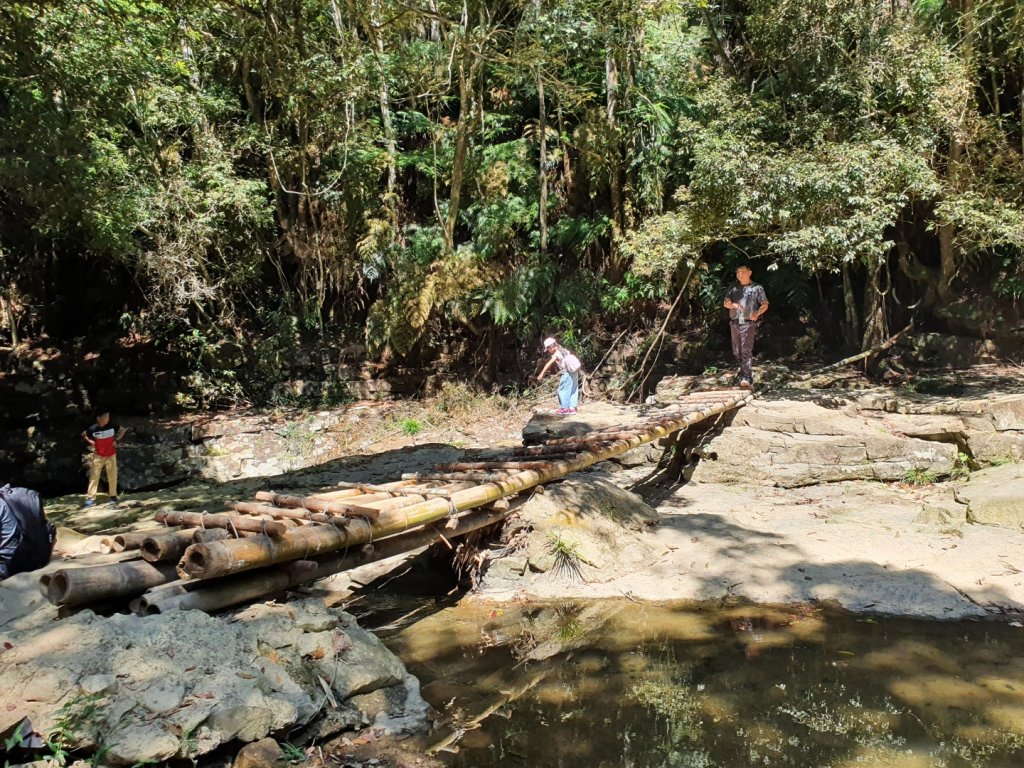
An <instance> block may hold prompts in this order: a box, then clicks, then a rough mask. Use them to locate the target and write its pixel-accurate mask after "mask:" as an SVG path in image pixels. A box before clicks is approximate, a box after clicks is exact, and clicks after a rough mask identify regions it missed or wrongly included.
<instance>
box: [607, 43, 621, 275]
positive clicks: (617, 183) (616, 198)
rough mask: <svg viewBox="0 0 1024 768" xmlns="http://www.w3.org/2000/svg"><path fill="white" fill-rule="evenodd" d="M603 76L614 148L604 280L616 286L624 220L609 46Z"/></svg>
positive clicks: (615, 77) (615, 80)
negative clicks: (609, 238)
mask: <svg viewBox="0 0 1024 768" xmlns="http://www.w3.org/2000/svg"><path fill="white" fill-rule="evenodd" d="M604 73H605V94H606V104H605V109H606V119H607V122H608V135H609V142H610V143H611V145H612V147H613V148H614V149H613V151H612V152H611V153H610V154H611V155H612V156H611V157H610V158H609V166H610V168H609V175H610V178H609V191H610V194H611V203H612V216H611V219H612V243H611V263H610V264H609V268H608V279H609V280H610V281H611V282H612V283H618V282H619V281H620V280H621V279H622V275H623V272H624V271H625V270H624V268H623V265H622V264H621V263H620V261H619V256H618V243H619V242H620V240H621V237H622V234H623V230H624V227H623V220H624V218H625V214H624V210H623V209H624V205H623V189H622V168H621V167H620V163H619V160H620V157H619V154H620V153H619V140H618V132H619V131H618V125H617V122H616V109H617V107H618V88H619V68H618V64H617V63H616V61H615V54H614V51H613V49H612V46H611V45H609V46H608V49H607V52H606V53H605V59H604Z"/></svg>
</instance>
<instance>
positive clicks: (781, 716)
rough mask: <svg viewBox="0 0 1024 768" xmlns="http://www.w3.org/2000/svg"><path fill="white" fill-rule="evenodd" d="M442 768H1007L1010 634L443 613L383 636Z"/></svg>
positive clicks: (897, 626)
mask: <svg viewBox="0 0 1024 768" xmlns="http://www.w3.org/2000/svg"><path fill="white" fill-rule="evenodd" d="M386 642H387V644H388V645H389V646H390V647H391V648H392V649H394V650H395V651H397V652H398V653H399V654H400V655H401V656H402V658H403V659H404V660H405V662H406V664H407V665H408V667H409V669H410V671H411V672H412V673H413V674H415V675H416V676H417V677H419V678H420V680H421V681H422V683H423V693H424V696H425V698H426V699H427V700H428V701H429V702H430V703H431V704H432V705H433V706H434V707H435V708H437V709H438V710H439V711H441V712H442V713H443V716H444V720H443V723H444V724H443V725H442V726H441V727H440V728H439V730H438V731H437V732H436V733H435V734H434V735H433V736H431V738H430V740H431V742H432V743H433V745H434V746H435V747H437V746H439V747H442V751H440V752H439V756H440V757H441V758H442V759H444V760H445V762H448V763H450V764H451V765H452V766H465V767H467V768H468V767H470V766H472V767H473V768H485V767H486V766H516V765H522V766H531V767H533V766H538V767H539V766H552V767H556V766H557V767H558V768H604V767H607V768H612V766H615V767H618V766H622V767H627V766H628V767H630V768H643V767H645V766H651V767H653V766H672V767H678V768H684V767H685V768H741V767H742V766H800V767H801V768H854V767H855V766H856V767H862V766H878V767H879V768H881V767H882V766H884V767H885V768H938V767H939V766H944V767H948V768H997V767H998V768H1020V767H1021V766H1024V629H1021V628H1018V627H1014V626H1008V625H1007V624H996V623H975V622H960V623H943V622H925V621H916V620H902V619H888V618H857V617H851V616H847V615H843V614H837V613H828V612H825V611H822V610H819V609H815V608H807V607H781V608H766V607H754V606H725V607H707V606H693V605H692V604H690V605H685V606H682V605H660V606H653V605H641V604H636V603H633V602H630V601H625V600H623V601H601V602H563V603H553V604H543V605H538V604H530V605H525V606H515V605H493V604H481V603H476V604H473V603H468V604H462V605H458V606H455V607H451V608H445V609H443V610H441V611H439V612H437V613H435V614H434V615H432V616H429V617H427V618H425V619H422V620H420V621H417V622H416V623H414V624H411V625H409V626H406V627H405V628H404V629H402V630H401V631H398V632H397V633H395V634H392V635H391V636H390V637H388V638H387V639H386Z"/></svg>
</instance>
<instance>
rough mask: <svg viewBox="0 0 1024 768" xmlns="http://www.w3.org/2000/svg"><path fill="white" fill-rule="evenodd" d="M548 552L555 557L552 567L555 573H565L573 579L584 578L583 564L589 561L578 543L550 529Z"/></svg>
mask: <svg viewBox="0 0 1024 768" xmlns="http://www.w3.org/2000/svg"><path fill="white" fill-rule="evenodd" d="M548 552H549V554H551V555H552V556H553V557H554V559H555V565H554V568H553V569H552V570H553V571H554V572H555V573H561V574H564V575H566V576H567V577H568V578H570V579H573V580H575V579H582V578H583V570H582V565H583V563H585V562H587V561H586V560H585V559H584V557H583V555H582V553H581V552H580V548H579V544H578V543H576V542H573V541H569V540H567V539H565V538H563V537H562V535H561V534H560V533H558V532H557V531H550V532H549V533H548Z"/></svg>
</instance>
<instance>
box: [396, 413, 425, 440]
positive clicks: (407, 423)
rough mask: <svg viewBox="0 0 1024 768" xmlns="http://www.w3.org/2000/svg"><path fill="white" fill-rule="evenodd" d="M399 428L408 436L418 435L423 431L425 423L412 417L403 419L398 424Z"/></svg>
mask: <svg viewBox="0 0 1024 768" xmlns="http://www.w3.org/2000/svg"><path fill="white" fill-rule="evenodd" d="M398 428H399V429H400V430H401V431H402V434H403V435H405V436H406V437H416V435H418V434H419V433H420V432H422V431H423V425H422V424H421V423H420V422H419V421H417V420H416V419H412V418H408V419H402V420H401V421H400V422H399V424H398Z"/></svg>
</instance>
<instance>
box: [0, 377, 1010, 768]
mask: <svg viewBox="0 0 1024 768" xmlns="http://www.w3.org/2000/svg"><path fill="white" fill-rule="evenodd" d="M1013 374H1014V371H1011V370H1002V369H979V370H978V371H976V372H975V373H973V374H971V375H969V376H968V375H959V376H958V377H957V378H956V380H955V381H954V382H953V383H954V384H955V385H956V387H957V391H956V392H955V393H954V394H952V395H951V394H949V393H946V392H941V391H938V392H924V391H917V390H914V389H911V388H903V389H900V390H894V389H885V388H873V387H868V386H866V385H864V382H861V381H860V380H858V379H853V380H850V379H849V377H847V378H846V379H844V381H842V382H841V386H835V385H834V384H833V385H831V386H829V385H827V383H820V382H809V383H808V384H807V385H806V386H800V387H793V388H789V389H776V390H771V391H767V392H764V393H762V395H761V397H759V398H758V399H757V400H756V401H755V402H754V403H752V404H750V405H748V406H746V407H744V408H742V409H741V410H739V411H736V412H733V413H730V414H726V415H724V416H723V417H722V418H721V419H719V421H717V422H716V423H715V424H712V425H708V424H705V425H699V426H698V427H696V428H694V429H691V430H689V431H687V432H684V433H682V434H680V435H676V436H670V437H668V438H665V439H663V440H661V441H660V442H659V443H657V444H653V445H649V446H643V447H641V448H638V449H635V450H633V451H630V452H629V453H627V454H624V455H622V456H619V457H617V458H616V459H615V460H613V461H608V462H604V463H602V464H599V465H596V466H594V467H592V468H591V469H590V470H587V471H585V472H581V473H578V474H576V475H574V476H572V477H571V478H567V479H566V480H563V481H561V482H557V483H552V484H550V485H549V486H547V487H546V488H544V489H543V491H542V492H541V491H537V492H534V493H533V495H532V497H531V498H530V499H529V501H527V502H526V503H525V504H523V505H522V506H521V507H520V508H519V509H518V511H517V513H516V514H515V515H514V516H513V517H512V518H511V519H510V520H509V522H508V523H507V524H506V526H505V529H504V532H503V533H502V541H501V542H493V543H492V545H491V546H490V547H488V546H487V545H486V544H484V545H483V546H482V547H480V546H479V545H480V542H477V546H478V548H477V549H475V550H474V552H475V554H474V557H473V560H474V562H476V563H478V564H479V565H480V567H479V573H478V575H479V578H480V584H479V590H478V595H477V599H484V600H490V601H507V600H510V599H531V598H536V599H548V598H558V599H563V598H576V597H578V598H607V597H615V598H622V597H623V596H625V597H627V598H629V599H631V600H650V601H679V600H684V601H686V600H693V601H700V600H718V599H723V598H739V599H747V600H751V601H755V602H761V603H806V602H828V603H833V604H837V605H839V606H842V607H844V608H846V609H849V610H852V611H855V612H864V613H882V614H898V615H905V616H918V617H938V618H944V619H963V618H982V617H999V618H1003V619H1004V620H1009V621H1011V622H1013V621H1017V620H1018V619H1019V616H1020V614H1021V613H1022V612H1024V527H1022V526H1024V503H1022V502H1021V499H1024V465H1022V464H1021V463H1020V458H1021V452H1022V449H1024V387H1020V386H1018V385H1017V383H1016V379H1015V377H1014V375H1013ZM706 385H707V379H699V380H698V379H673V380H668V381H665V382H663V384H662V386H661V387H660V388H659V392H658V396H657V397H656V398H655V400H654V401H653V402H651V403H649V404H647V405H645V406H623V405H612V404H601V403H586V404H585V405H584V407H583V408H582V409H581V411H580V414H579V415H578V416H577V417H576V418H573V419H565V418H557V417H555V416H554V415H553V414H552V413H550V409H544V408H539V409H538V410H537V412H536V413H535V414H534V416H533V417H532V418H531V419H530V420H529V423H528V424H527V425H526V427H525V429H524V430H523V435H522V437H523V438H524V440H525V441H526V442H538V441H540V440H543V439H545V438H547V437H552V436H561V435H569V434H578V433H582V432H586V431H589V430H592V429H595V428H599V427H605V426H610V425H614V424H623V423H628V422H629V421H631V420H633V419H636V418H637V417H639V416H640V415H641V414H643V413H649V412H651V411H652V410H654V409H657V408H659V407H663V405H664V403H666V402H669V401H671V400H672V399H673V398H674V397H675V396H676V395H677V394H678V393H679V392H681V391H686V390H688V389H691V388H693V387H695V386H706ZM812 385H813V386H812ZM932 386H935V387H937V388H940V387H941V386H944V384H943V382H941V381H940V382H937V383H935V382H933V384H932ZM659 401H660V402H659ZM431 409H433V410H431ZM453 409H454V406H451V405H450V406H446V408H445V409H438V408H437V407H436V406H429V405H427V406H424V407H423V408H421V409H420V410H418V411H415V412H413V411H409V412H403V413H404V414H405V415H404V416H403V418H406V419H409V420H411V421H416V423H417V424H422V425H424V431H422V432H420V431H418V430H413V429H411V428H409V429H404V430H403V429H401V428H400V426H399V425H400V424H401V422H399V421H398V420H397V419H396V415H394V414H391V415H384V416H379V415H378V416H373V417H371V418H374V419H376V420H375V421H374V422H373V423H374V424H376V425H377V426H376V427H375V428H374V430H372V431H370V430H365V431H364V432H363V433H362V435H361V437H362V438H363V440H364V442H366V444H367V448H369V449H370V450H371V451H373V450H376V452H374V453H370V454H368V455H349V456H339V457H336V458H333V459H331V460H330V461H325V462H321V463H319V464H318V465H316V466H312V467H307V468H295V469H292V470H291V471H278V472H276V473H270V472H267V473H265V474H263V475H261V476H258V477H249V478H246V477H235V478H234V479H231V480H230V481H228V482H216V481H214V480H213V479H212V478H211V479H208V480H206V481H204V482H192V483H185V484H181V485H178V486H176V487H175V488H173V489H164V490H162V491H154V492H150V493H145V494H134V495H132V496H131V497H129V498H128V499H127V500H126V501H125V502H124V503H122V505H121V506H120V507H106V506H98V507H94V508H91V509H89V510H82V509H80V508H79V506H78V505H79V503H80V497H71V498H67V499H52V500H49V502H48V509H49V511H50V513H51V515H52V516H53V517H54V518H55V519H56V520H57V521H58V522H60V523H61V524H62V525H63V526H64V530H63V531H62V539H61V548H62V550H64V551H65V552H66V553H69V554H71V555H73V556H74V558H75V561H76V562H79V563H87V562H91V561H92V560H93V559H95V558H96V557H97V556H96V555H91V554H89V552H90V549H91V542H94V541H95V538H94V537H91V536H86V537H85V538H82V535H81V534H97V533H100V532H109V531H111V530H115V529H116V530H124V529H126V528H135V527H145V526H148V525H152V524H153V523H152V522H151V520H152V515H153V513H154V512H156V511H159V510H161V509H168V508H174V509H181V510H210V511H215V510H217V509H220V508H221V507H222V505H223V502H224V500H225V499H229V498H238V497H243V496H249V495H251V493H252V492H253V490H254V489H255V488H261V487H272V488H275V489H288V488H302V489H305V490H308V491H312V490H315V489H317V488H328V487H330V486H331V484H332V483H335V482H337V481H338V480H340V479H347V480H360V481H365V482H377V481H382V480H387V479H394V478H395V477H397V476H398V475H400V474H401V473H402V472H410V471H415V470H422V469H424V468H427V467H431V466H433V465H434V464H437V463H445V462H452V461H458V460H463V459H466V458H469V457H473V456H481V455H483V454H482V453H481V451H483V450H484V449H485V447H491V448H493V447H496V446H498V445H500V444H504V445H506V446H507V445H509V444H510V443H515V442H518V439H517V438H518V429H517V427H514V426H513V422H515V421H517V420H518V419H520V418H521V415H520V414H519V413H518V412H516V411H513V412H512V413H509V412H507V411H501V412H499V410H496V409H494V408H490V409H489V410H487V411H486V415H485V412H484V411H480V412H476V413H473V412H470V411H468V410H465V409H463V410H461V411H454V412H453ZM441 414H448V415H449V416H450V417H451V418H450V419H449V420H447V421H444V420H442V418H440V417H439V416H440V415H441ZM361 418H367V417H365V416H363V417H361ZM247 423H248V422H247ZM518 424H519V425H521V424H522V421H518ZM231 429H232V428H231V426H230V425H227V424H225V425H224V426H223V428H222V434H230V433H231ZM410 432H415V434H409V433H410ZM245 434H254V435H255V434H257V432H256V431H253V432H245ZM256 439H258V436H257V438H256ZM319 439H320V438H314V439H313V440H311V441H310V442H311V443H312V444H314V445H316V443H317V441H318V440H319ZM244 443H245V445H246V446H250V445H251V443H252V440H250V439H247V440H246V441H244ZM227 445H228V443H225V446H227ZM225 450H226V451H227V452H228V455H225V456H224V457H218V458H223V459H224V460H225V461H232V460H235V459H234V458H232V457H231V455H230V454H231V452H232V451H231V450H230V449H228V448H225ZM279 469H280V468H279ZM76 532H77V533H76ZM375 567H376V568H377V573H380V572H381V569H385V568H387V567H388V566H387V564H386V563H385V564H378V565H377V566H375ZM37 579H38V574H35V575H33V574H26V575H23V576H19V577H16V578H15V579H13V580H11V581H9V582H6V583H5V584H4V586H3V589H2V590H0V649H2V650H0V675H2V676H3V679H4V681H5V683H7V682H8V681H10V682H11V685H9V686H5V691H4V697H3V698H2V699H0V732H3V731H4V730H5V729H6V730H8V731H9V730H11V729H12V728H13V727H14V726H16V724H17V723H18V722H21V721H23V720H24V719H25V718H27V719H28V721H29V722H31V724H32V727H33V728H34V729H35V730H36V731H38V732H40V733H48V732H49V733H54V732H56V733H59V734H60V738H62V739H64V741H65V742H66V745H67V746H78V747H81V748H83V749H86V750H92V751H93V752H94V753H95V752H96V751H98V752H100V753H101V754H102V755H103V756H104V762H106V763H108V764H112V765H117V764H133V763H137V762H140V761H146V760H166V759H173V758H191V759H196V758H198V757H200V756H202V755H208V754H210V753H211V751H216V750H224V749H225V748H227V749H229V750H237V749H238V748H239V747H240V746H241V745H242V744H244V743H250V744H255V743H257V742H259V740H261V739H263V738H264V737H266V736H268V735H269V736H273V737H276V738H278V739H281V740H284V739H285V738H287V739H294V740H295V742H296V743H310V742H311V741H314V740H315V741H316V743H322V742H323V741H324V740H325V739H329V738H330V737H331V736H332V735H337V734H344V733H350V734H353V738H352V739H349V743H353V742H355V743H358V741H357V739H358V737H356V736H355V735H354V734H356V733H370V734H372V738H373V739H376V738H377V737H378V736H379V735H380V734H384V733H388V732H395V731H402V730H406V729H415V728H423V727H426V723H427V717H428V714H427V710H426V708H425V706H424V704H423V701H422V699H421V698H420V697H419V691H418V686H417V683H416V681H415V680H414V679H412V678H411V677H409V676H408V674H407V673H406V671H405V669H404V667H403V666H402V663H401V661H400V660H399V659H397V658H396V657H394V656H392V655H391V654H389V653H388V652H387V650H386V649H384V647H383V646H382V645H381V644H380V642H379V641H378V640H377V639H376V638H375V637H374V636H373V635H371V634H370V633H367V632H365V631H363V630H362V629H360V628H359V626H358V624H357V623H356V622H355V620H354V619H353V617H352V616H351V615H350V614H348V613H346V612H345V611H344V610H342V609H341V608H334V607H329V606H330V605H331V604H332V603H333V602H336V601H337V599H338V597H337V596H338V594H342V593H343V592H344V590H345V589H346V588H347V586H348V585H349V584H350V583H351V582H350V581H349V580H348V579H344V578H342V579H338V580H336V581H335V582H333V583H332V584H330V585H329V589H330V590H331V592H332V593H333V596H331V597H330V599H329V600H328V601H327V602H326V603H325V602H324V599H323V593H322V592H319V593H317V592H303V593H299V594H293V595H291V596H290V598H291V599H289V600H286V601H283V602H272V603H266V604H263V603H261V604H257V605H253V606H250V607H248V608H245V609H242V610H236V611H231V612H228V613H225V614H223V615H221V616H213V617H211V616H206V615H204V614H201V613H197V612H187V613H177V614H174V613H172V614H168V615H160V616H150V617H145V618H142V617H132V616H124V615H115V616H112V617H110V618H102V617H100V616H98V615H96V614H94V613H92V612H91V611H84V612H81V613H79V614H77V615H74V616H71V617H67V618H64V619H62V620H60V621H56V620H55V618H56V610H55V609H53V608H52V607H51V606H49V605H48V604H46V603H45V602H44V601H43V599H42V597H41V596H40V594H39V592H38V589H37V587H36V581H37ZM364 583H365V580H364ZM321 586H323V585H321ZM317 594H320V596H319V597H318V596H317ZM85 726H87V727H85ZM255 749H256V748H255V747H253V750H255Z"/></svg>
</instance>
